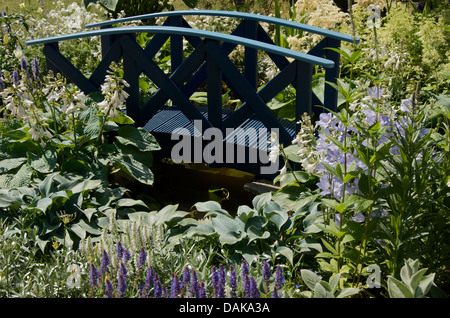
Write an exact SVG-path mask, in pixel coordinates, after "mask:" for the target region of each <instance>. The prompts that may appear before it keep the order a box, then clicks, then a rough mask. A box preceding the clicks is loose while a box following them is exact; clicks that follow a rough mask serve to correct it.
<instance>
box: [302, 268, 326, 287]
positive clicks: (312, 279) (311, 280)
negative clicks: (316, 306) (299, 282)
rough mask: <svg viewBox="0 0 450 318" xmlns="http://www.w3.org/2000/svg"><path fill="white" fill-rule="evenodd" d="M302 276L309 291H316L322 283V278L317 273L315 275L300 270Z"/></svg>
mask: <svg viewBox="0 0 450 318" xmlns="http://www.w3.org/2000/svg"><path fill="white" fill-rule="evenodd" d="M300 274H301V276H302V279H303V282H304V283H305V284H306V286H308V288H309V289H311V290H314V288H315V287H316V284H317V283H319V282H320V281H321V279H322V278H321V277H320V276H318V275H317V274H316V273H313V272H312V271H310V270H307V269H302V270H300Z"/></svg>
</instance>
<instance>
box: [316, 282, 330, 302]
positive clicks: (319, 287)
mask: <svg viewBox="0 0 450 318" xmlns="http://www.w3.org/2000/svg"><path fill="white" fill-rule="evenodd" d="M314 298H334V295H333V293H332V292H331V290H330V288H329V284H328V283H327V282H324V281H320V282H318V283H317V284H316V286H315V287H314Z"/></svg>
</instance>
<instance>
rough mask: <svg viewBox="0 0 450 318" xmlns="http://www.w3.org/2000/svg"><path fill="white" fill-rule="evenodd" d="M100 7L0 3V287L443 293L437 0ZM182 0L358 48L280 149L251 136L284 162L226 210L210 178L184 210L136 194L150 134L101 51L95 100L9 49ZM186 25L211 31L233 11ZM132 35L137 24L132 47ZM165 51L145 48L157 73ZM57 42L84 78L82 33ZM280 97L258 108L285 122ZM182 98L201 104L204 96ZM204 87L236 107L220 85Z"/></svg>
mask: <svg viewBox="0 0 450 318" xmlns="http://www.w3.org/2000/svg"><path fill="white" fill-rule="evenodd" d="M97 2H98V3H97ZM140 2H146V3H147V7H145V8H144V7H141V6H140V5H139V3H140ZM113 3H115V2H114V1H84V3H83V2H81V3H75V2H74V3H72V4H67V3H63V2H61V1H59V2H55V3H52V4H51V5H50V4H49V3H47V1H45V3H44V1H29V2H25V3H22V4H20V6H19V8H18V9H17V10H11V9H9V8H6V7H5V8H0V10H2V11H1V16H0V24H1V25H0V50H1V54H0V235H1V239H0V296H2V297H74V298H86V297H101V298H103V297H108V298H113V297H127V298H128V297H136V298H137V297H151V298H181V297H183V298H313V297H314V298H324V297H331V298H335V297H336V298H341V297H353V298H369V297H380V298H388V297H391V298H399V297H402V298H421V297H447V296H448V295H449V293H450V285H449V277H450V241H449V240H450V171H449V168H450V91H449V88H450V59H449V58H450V29H449V21H450V2H448V1H446V0H443V1H441V0H427V1H400V0H353V1H352V0H348V1H347V0H345V1H337V0H335V1H333V0H298V1H282V0H279V1H256V0H255V1H221V2H218V3H217V2H216V3H214V4H213V3H212V2H211V3H210V2H209V1H206V0H199V1H175V3H172V2H171V1H129V2H128V4H126V2H125V1H118V2H117V4H116V5H113ZM187 7H190V8H194V7H196V8H202V9H203V8H206V9H226V10H238V9H239V10H243V11H247V12H254V13H262V14H266V15H269V14H270V15H273V16H278V17H283V18H285V19H288V20H292V21H297V22H302V23H306V24H310V25H314V26H317V27H321V28H325V29H329V30H336V31H339V32H342V33H346V34H351V35H354V36H356V37H358V38H360V40H361V41H360V42H359V43H356V42H355V43H345V44H343V45H342V47H341V49H339V53H340V54H341V70H340V74H339V80H338V83H337V85H334V86H335V89H336V90H338V92H339V100H338V104H339V105H338V111H336V112H333V111H327V112H323V113H321V114H320V115H314V114H306V113H305V114H304V115H303V116H302V118H301V120H300V124H301V129H300V131H299V133H298V135H297V137H296V138H295V139H294V140H293V141H292V144H291V145H287V146H286V145H285V146H283V147H282V146H277V147H272V148H270V150H271V153H270V158H272V159H274V158H281V160H283V161H282V162H283V163H284V166H283V168H282V169H281V170H280V171H279V175H278V176H277V177H276V179H275V180H274V184H276V185H277V186H279V188H278V190H277V191H272V192H266V193H262V194H259V195H254V197H253V198H252V200H251V202H245V203H244V202H243V203H242V204H239V205H238V207H237V208H235V209H234V208H230V209H229V208H226V207H225V202H226V201H227V200H229V198H228V196H229V195H230V196H233V194H232V193H231V194H230V193H228V192H227V190H226V189H221V190H223V191H224V192H225V193H226V194H225V195H224V196H221V197H218V198H217V199H216V200H213V199H211V200H204V201H198V202H193V203H192V204H191V205H192V207H191V208H188V209H184V208H181V202H180V204H177V203H175V204H167V202H165V201H164V200H162V199H161V197H159V196H158V195H155V193H161V191H168V190H165V189H154V188H155V187H157V184H156V182H155V180H156V179H157V178H158V177H159V174H164V173H165V172H164V171H163V170H161V169H158V166H159V165H160V164H161V163H160V159H159V158H158V156H157V155H155V154H157V151H158V150H159V149H160V146H159V144H158V140H156V139H155V137H154V136H152V135H151V134H150V133H148V132H147V131H146V130H144V129H143V128H138V127H135V126H134V125H133V123H134V122H133V120H132V119H131V118H130V117H128V116H126V115H124V114H123V113H122V112H121V111H120V110H121V109H122V108H123V107H124V103H125V101H126V99H127V97H128V94H127V92H126V87H127V86H128V85H129V84H128V83H127V82H126V81H125V80H124V79H123V71H122V68H121V66H120V65H118V64H120V63H117V64H116V63H113V64H111V65H110V69H109V71H108V75H107V76H106V78H105V82H104V84H103V85H102V87H101V92H98V93H92V94H89V95H87V96H86V95H85V94H83V93H82V92H81V91H80V90H79V89H78V88H77V87H76V86H74V85H73V84H72V83H70V82H68V81H67V80H66V79H65V78H64V77H63V76H62V75H60V74H53V72H47V71H46V61H45V58H44V55H43V53H42V47H39V46H30V47H27V46H25V44H24V43H25V41H27V40H30V39H37V38H43V37H48V36H53V35H59V34H65V33H72V32H77V31H82V30H84V26H85V25H86V24H88V23H94V22H100V21H104V20H106V19H109V18H111V17H121V16H125V15H135V14H140V13H148V12H152V11H153V12H158V11H162V10H173V9H174V8H176V9H178V8H182V9H185V8H187ZM158 22H159V21H155V22H154V23H158ZM135 23H137V22H135ZM190 23H191V25H192V27H195V28H199V29H206V30H214V31H220V32H225V33H226V32H227V28H228V27H230V29H232V26H234V24H235V23H236V21H235V20H231V19H228V18H220V19H219V18H212V17H200V18H198V19H194V18H192V21H190ZM267 29H268V30H269V31H270V34H271V35H272V37H273V40H274V41H275V43H276V44H278V45H280V46H283V47H286V48H291V49H294V50H298V51H301V52H307V51H308V50H309V49H310V48H311V47H312V45H314V44H315V43H317V42H318V41H319V40H320V38H319V37H317V36H316V35H311V34H307V33H306V32H298V31H293V30H291V29H288V28H283V27H275V28H269V27H267ZM149 40H150V35H147V34H141V35H139V38H138V41H139V42H140V43H141V44H142V45H144V44H146V43H148V41H149ZM167 47H168V48H169V46H167ZM168 48H167V49H166V50H163V51H162V52H160V53H158V56H157V60H158V64H159V65H160V66H162V67H166V68H167V70H169V67H170V63H169V62H170V59H169V57H170V50H169V49H168ZM59 49H60V51H61V52H63V54H64V55H65V56H66V57H68V59H70V61H71V62H72V63H74V65H75V66H76V67H77V68H78V69H80V70H82V72H83V73H84V74H85V75H87V76H89V75H90V74H91V73H92V72H93V70H94V69H95V66H96V65H97V64H98V62H99V60H100V57H99V54H100V39H99V38H84V39H80V40H76V41H66V42H62V43H61V44H60V48H59ZM192 49H193V48H192V47H190V46H188V45H186V46H185V50H186V51H189V50H192ZM240 53H243V52H239V51H237V52H236V51H234V52H233V56H232V59H233V61H235V62H236V63H239V62H240V61H241V62H242V59H243V57H242V54H240ZM258 73H259V84H258V85H260V86H263V85H264V83H266V82H267V81H268V80H269V79H271V78H272V77H273V76H274V74H275V73H276V66H275V65H274V63H273V62H272V61H271V60H270V59H269V58H268V57H267V56H264V55H261V56H260V63H259V69H258ZM313 79H314V81H313V90H314V92H315V94H316V95H317V96H318V98H319V99H321V98H323V95H324V92H323V88H322V87H323V85H320V84H323V83H324V81H325V76H324V70H323V69H321V68H320V67H316V69H315V70H314V74H313ZM139 87H140V93H141V95H142V96H143V98H144V99H145V97H146V96H149V95H150V94H151V93H152V92H154V91H155V90H156V88H155V86H154V84H153V83H152V82H151V81H149V80H148V79H147V78H145V77H142V78H141V79H140V82H139ZM294 96H295V94H294V93H293V88H287V89H286V90H285V91H284V92H283V93H282V94H279V95H278V96H276V98H274V99H273V100H272V101H271V102H270V103H269V104H268V107H270V108H271V109H272V111H273V112H274V113H275V114H276V115H277V116H278V117H279V118H285V119H288V120H294V116H295V109H294V107H295V100H294V99H293V98H294ZM192 99H193V100H195V102H196V103H198V104H200V105H201V104H202V103H204V102H205V101H206V95H204V94H201V93H199V94H197V95H195V96H193V97H192ZM223 99H224V101H225V104H227V105H226V107H237V106H239V105H240V102H239V100H238V99H236V98H235V96H233V93H232V92H230V91H224V97H223ZM325 108H326V105H325ZM294 167H295V169H294ZM180 179H181V177H180ZM179 182H181V181H180V180H178V179H176V178H174V179H173V183H179ZM186 187H189V185H186ZM242 191H244V190H243V189H242ZM177 195H178V194H177V193H171V194H170V197H172V200H174V201H175V202H176V200H177ZM211 198H213V196H211Z"/></svg>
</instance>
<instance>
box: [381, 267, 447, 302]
mask: <svg viewBox="0 0 450 318" xmlns="http://www.w3.org/2000/svg"><path fill="white" fill-rule="evenodd" d="M426 272H427V268H422V269H419V260H412V259H407V260H406V261H405V265H404V266H403V267H402V269H401V271H400V277H401V281H400V280H398V279H396V278H394V277H392V276H389V278H388V280H387V286H388V291H389V296H390V297H391V298H424V297H427V296H432V297H444V298H446V295H445V294H444V293H443V292H442V290H440V289H439V288H438V287H436V285H435V284H434V282H433V281H434V277H435V274H429V275H425V273H426Z"/></svg>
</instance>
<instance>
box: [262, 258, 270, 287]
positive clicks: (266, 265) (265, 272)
mask: <svg viewBox="0 0 450 318" xmlns="http://www.w3.org/2000/svg"><path fill="white" fill-rule="evenodd" d="M262 274H263V279H264V283H265V286H264V288H265V291H266V294H267V293H269V280H270V265H269V262H268V261H264V263H263V269H262Z"/></svg>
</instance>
